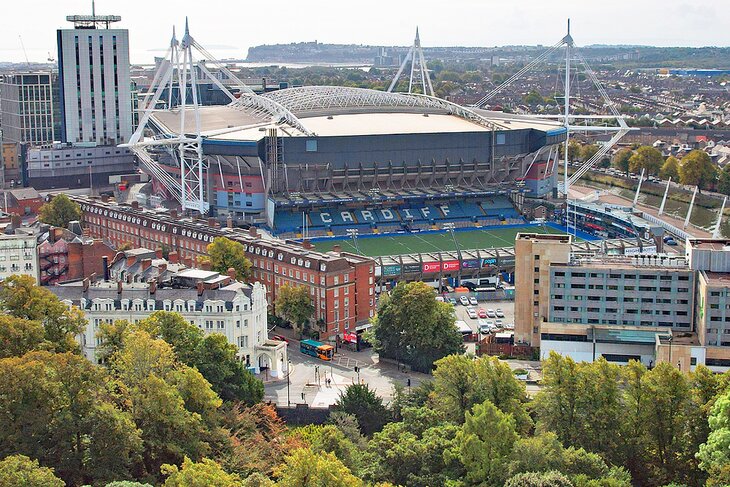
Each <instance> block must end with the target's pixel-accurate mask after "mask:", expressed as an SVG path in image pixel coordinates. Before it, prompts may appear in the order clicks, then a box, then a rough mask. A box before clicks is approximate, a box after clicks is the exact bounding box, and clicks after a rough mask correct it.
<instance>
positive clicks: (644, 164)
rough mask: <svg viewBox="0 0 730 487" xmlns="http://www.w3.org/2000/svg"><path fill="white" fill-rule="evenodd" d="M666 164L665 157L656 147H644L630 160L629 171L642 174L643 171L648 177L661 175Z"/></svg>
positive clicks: (637, 150)
mask: <svg viewBox="0 0 730 487" xmlns="http://www.w3.org/2000/svg"><path fill="white" fill-rule="evenodd" d="M663 164H664V157H663V156H662V153H661V152H659V151H658V150H657V149H655V148H654V147H651V146H648V145H642V146H641V147H639V148H638V149H636V152H634V153H633V155H632V156H631V157H630V158H629V170H630V171H631V172H633V173H637V174H638V173H640V172H641V170H642V169H644V170H646V174H647V175H654V174H657V173H659V170H660V169H661V168H662V165H663Z"/></svg>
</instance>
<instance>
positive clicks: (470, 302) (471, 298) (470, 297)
mask: <svg viewBox="0 0 730 487" xmlns="http://www.w3.org/2000/svg"><path fill="white" fill-rule="evenodd" d="M469 304H471V305H472V306H476V305H477V304H479V303H478V302H477V298H476V297H475V296H469Z"/></svg>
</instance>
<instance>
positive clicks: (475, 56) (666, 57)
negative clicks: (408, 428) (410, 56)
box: [246, 41, 730, 69]
mask: <svg viewBox="0 0 730 487" xmlns="http://www.w3.org/2000/svg"><path fill="white" fill-rule="evenodd" d="M544 49H545V46H501V47H460V46H452V47H424V54H425V55H426V56H427V57H428V58H430V59H443V60H456V59H458V60H479V59H490V58H491V57H493V56H495V57H497V58H500V59H502V60H507V61H509V60H514V61H520V62H522V61H526V60H529V59H531V58H532V57H534V56H536V55H538V54H539V53H540V52H542V51H543V50H544ZM582 49H583V52H584V54H585V56H586V58H588V59H589V60H594V61H598V62H602V63H607V64H611V65H614V66H615V67H617V68H639V67H645V68H661V67H667V68H716V69H730V48H728V47H700V48H692V47H652V46H607V45H595V46H586V47H583V48H582ZM407 51H408V47H404V46H396V47H394V46H368V45H360V44H322V43H319V42H317V41H314V42H299V43H292V44H274V45H261V46H255V47H251V48H249V50H248V57H247V58H246V61H248V62H282V63H333V64H335V63H373V62H375V59H376V57H378V56H382V55H385V56H386V58H387V59H389V60H390V61H391V64H393V63H395V64H398V62H399V60H400V59H402V56H404V55H405V53H406V52H407ZM399 56H400V57H399Z"/></svg>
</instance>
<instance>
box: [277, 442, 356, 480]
mask: <svg viewBox="0 0 730 487" xmlns="http://www.w3.org/2000/svg"><path fill="white" fill-rule="evenodd" d="M274 475H275V476H276V478H277V479H278V481H277V483H276V485H278V486H281V487H360V486H363V485H364V484H363V482H362V481H361V480H360V479H358V478H357V477H355V476H354V475H352V472H350V470H349V469H348V468H347V467H346V466H345V465H343V464H342V462H341V461H340V460H338V459H337V457H336V456H334V455H333V454H332V453H326V452H325V453H315V452H313V451H312V450H311V449H309V448H297V449H296V450H294V451H293V452H292V453H291V454H289V455H287V457H286V459H285V460H284V464H283V465H281V466H280V467H278V468H277V469H276V471H275V474H274Z"/></svg>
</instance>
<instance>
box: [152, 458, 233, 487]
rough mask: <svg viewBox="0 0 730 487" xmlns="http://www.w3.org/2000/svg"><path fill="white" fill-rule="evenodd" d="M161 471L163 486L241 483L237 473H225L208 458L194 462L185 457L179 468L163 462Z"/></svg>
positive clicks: (211, 486)
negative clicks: (165, 477)
mask: <svg viewBox="0 0 730 487" xmlns="http://www.w3.org/2000/svg"><path fill="white" fill-rule="evenodd" d="M161 471H162V474H163V475H167V479H166V480H165V483H164V484H163V485H164V487H238V486H240V485H241V483H242V482H241V478H240V477H239V476H238V475H236V474H230V473H226V471H225V470H223V468H222V467H221V466H220V465H218V464H217V463H216V462H214V461H213V460H210V459H208V458H203V459H202V460H201V461H200V462H197V463H196V462H193V461H192V460H190V459H189V458H188V457H185V460H183V463H182V466H181V467H180V468H178V467H177V465H170V464H164V465H162V467H161Z"/></svg>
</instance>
